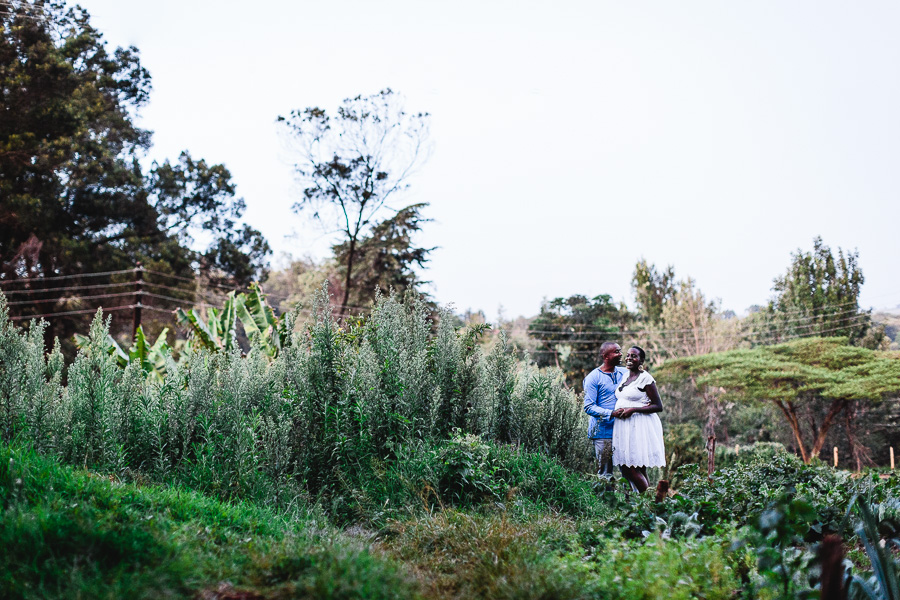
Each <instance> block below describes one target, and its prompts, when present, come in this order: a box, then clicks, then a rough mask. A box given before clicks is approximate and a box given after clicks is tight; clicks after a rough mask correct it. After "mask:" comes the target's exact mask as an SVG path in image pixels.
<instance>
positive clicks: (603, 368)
mask: <svg viewBox="0 0 900 600" xmlns="http://www.w3.org/2000/svg"><path fill="white" fill-rule="evenodd" d="M600 358H601V359H602V360H603V364H602V365H600V366H599V367H597V368H596V369H594V370H593V371H591V372H590V373H588V376H587V377H585V378H584V412H586V413H587V414H588V416H590V421H589V424H588V437H589V438H590V439H591V440H593V441H594V454H595V456H596V457H597V462H598V463H599V465H600V466H599V468H598V469H597V475H598V476H599V477H602V478H604V479H612V478H613V464H612V433H613V421H614V420H615V419H613V417H612V412H613V409H614V408H615V407H616V386H618V385H619V384H620V383H622V382H623V381H624V380H625V378H626V377H628V369H626V368H625V367H620V366H619V363H620V362H621V361H622V348H620V347H619V345H618V344H616V343H615V342H604V343H603V345H602V346H600Z"/></svg>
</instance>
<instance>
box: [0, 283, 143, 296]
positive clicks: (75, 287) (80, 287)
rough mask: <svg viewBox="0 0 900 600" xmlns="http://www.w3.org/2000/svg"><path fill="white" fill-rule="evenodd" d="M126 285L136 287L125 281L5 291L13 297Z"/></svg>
mask: <svg viewBox="0 0 900 600" xmlns="http://www.w3.org/2000/svg"><path fill="white" fill-rule="evenodd" d="M126 285H130V286H132V287H134V285H135V282H134V281H123V282H122V283H100V284H97V285H70V286H65V287H51V288H43V289H39V290H35V289H29V290H8V291H7V290H3V295H4V296H12V295H13V294H46V293H49V292H69V291H74V290H100V289H104V288H111V287H123V286H126Z"/></svg>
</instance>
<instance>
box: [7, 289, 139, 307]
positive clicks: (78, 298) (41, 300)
mask: <svg viewBox="0 0 900 600" xmlns="http://www.w3.org/2000/svg"><path fill="white" fill-rule="evenodd" d="M142 293H143V292H139V291H138V292H121V293H118V294H100V295H97V296H62V297H61V298H39V299H37V300H18V301H16V302H7V305H9V306H16V305H22V304H46V303H50V302H62V301H64V300H98V299H101V298H121V297H122V296H136V295H137V296H139V295H141V294H142Z"/></svg>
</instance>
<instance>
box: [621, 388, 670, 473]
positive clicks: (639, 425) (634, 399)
mask: <svg viewBox="0 0 900 600" xmlns="http://www.w3.org/2000/svg"><path fill="white" fill-rule="evenodd" d="M655 381H656V380H655V379H653V376H652V375H651V374H650V373H648V372H646V371H644V372H642V373H641V374H640V375H638V377H637V379H635V380H634V381H632V382H631V383H629V384H628V385H626V386H624V387H623V386H622V384H619V385H618V386H616V408H617V409H618V408H630V407H641V406H647V405H648V404H649V403H650V398H648V397H647V392H646V391H641V389H640V388H644V389H646V386H648V385H650V384H651V383H655ZM623 383H624V382H623ZM612 443H613V464H614V465H626V466H629V467H664V466H666V449H665V446H664V445H663V431H662V423H661V422H660V420H659V416H658V415H657V414H656V413H651V414H646V413H634V414H632V415H631V416H630V417H628V418H627V419H616V421H615V425H613V437H612Z"/></svg>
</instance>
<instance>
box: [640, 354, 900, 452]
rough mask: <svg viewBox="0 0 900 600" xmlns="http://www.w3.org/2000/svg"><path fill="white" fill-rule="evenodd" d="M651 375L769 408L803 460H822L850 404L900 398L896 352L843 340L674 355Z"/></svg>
mask: <svg viewBox="0 0 900 600" xmlns="http://www.w3.org/2000/svg"><path fill="white" fill-rule="evenodd" d="M656 374H657V377H658V378H659V379H660V381H661V382H665V381H674V380H679V379H688V378H690V379H692V381H693V382H694V383H695V385H696V386H697V387H698V389H699V390H700V391H701V392H708V391H709V390H710V389H711V388H721V390H720V391H721V393H720V394H719V395H718V397H719V400H720V401H725V400H726V399H729V398H730V399H740V400H745V401H755V402H770V403H772V404H774V405H775V406H777V407H778V409H779V410H780V411H781V413H782V414H783V415H784V417H785V420H786V421H787V423H788V425H789V426H790V428H791V431H792V433H793V435H794V441H795V443H796V445H797V450H798V451H799V452H800V455H801V457H802V458H803V460H804V461H805V462H809V461H810V460H811V459H812V458H813V457H815V456H818V455H819V453H820V452H821V450H822V448H823V446H824V444H825V439H826V435H827V433H828V430H829V428H830V427H831V425H832V424H833V423H834V421H835V419H836V418H837V417H838V415H839V414H840V413H841V412H842V411H845V410H847V408H848V407H849V406H850V404H851V403H852V402H856V401H864V402H878V401H880V400H882V399H884V398H886V397H891V396H896V395H900V353H898V352H884V351H876V350H870V349H867V348H860V347H855V346H850V345H848V339H847V338H845V337H836V338H834V337H833V338H804V339H797V340H793V341H790V342H786V343H783V344H777V345H772V346H760V347H757V348H752V349H739V350H731V351H728V352H719V353H713V354H705V355H701V356H691V357H685V358H678V359H673V360H670V361H667V362H666V363H665V364H664V365H663V366H662V367H661V368H660V369H658V370H657V371H656ZM823 403H824V405H825V408H824V410H820V409H821V408H822V404H823Z"/></svg>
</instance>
